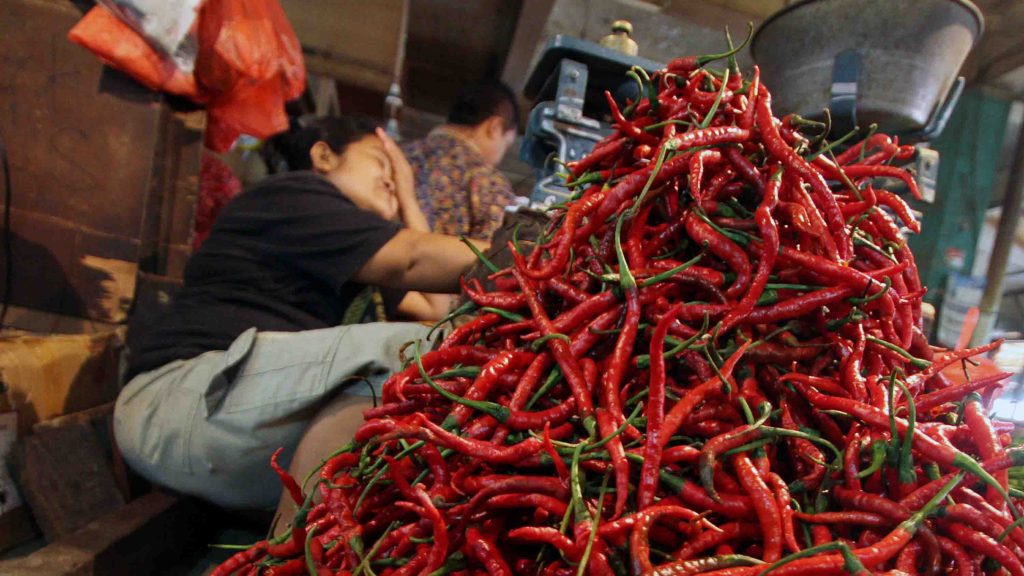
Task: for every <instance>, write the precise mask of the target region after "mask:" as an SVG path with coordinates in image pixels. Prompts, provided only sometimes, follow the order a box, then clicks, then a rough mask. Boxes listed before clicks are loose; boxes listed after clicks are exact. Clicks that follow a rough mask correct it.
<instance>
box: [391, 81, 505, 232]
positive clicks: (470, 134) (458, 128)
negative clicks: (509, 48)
mask: <svg viewBox="0 0 1024 576" xmlns="http://www.w3.org/2000/svg"><path fill="white" fill-rule="evenodd" d="M518 126H519V105H518V103H517V102H516V97H515V94H513V92H512V90H511V89H510V88H509V87H508V86H505V85H504V84H502V83H501V82H498V81H496V80H491V81H484V82H478V83H475V84H470V85H468V86H466V87H465V88H463V89H462V91H461V92H460V93H459V96H458V98H457V99H456V101H455V104H454V105H453V106H452V109H451V111H450V112H449V113H448V121H447V122H446V123H444V124H442V125H441V126H438V127H437V128H435V129H434V130H432V131H431V132H430V134H428V135H427V137H426V138H423V139H422V140H416V141H413V142H409V143H403V144H402V150H403V151H405V154H406V156H407V157H408V158H409V163H410V164H412V167H413V172H414V174H415V176H416V194H417V196H418V198H419V201H420V205H421V206H422V207H423V211H424V212H425V213H426V215H427V218H428V220H429V221H430V225H431V227H432V228H431V229H432V230H433V231H434V232H439V233H441V234H451V235H454V236H460V235H462V236H466V237H468V238H478V239H481V240H489V239H490V238H491V235H492V234H494V231H495V230H497V229H498V228H500V227H501V220H502V217H503V215H504V209H505V207H506V206H511V205H513V204H514V203H515V199H516V195H515V193H514V192H513V191H512V184H511V183H509V181H508V178H506V177H505V175H504V174H502V173H501V171H500V170H498V169H497V166H498V164H500V163H501V159H502V158H503V157H504V156H505V152H507V151H508V149H509V147H510V146H511V145H512V142H513V141H514V140H515V137H516V129H517V128H518Z"/></svg>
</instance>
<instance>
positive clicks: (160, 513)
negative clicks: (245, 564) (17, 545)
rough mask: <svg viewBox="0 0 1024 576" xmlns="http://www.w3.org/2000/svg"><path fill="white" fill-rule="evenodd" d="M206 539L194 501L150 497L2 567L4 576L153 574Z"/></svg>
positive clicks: (2, 563)
mask: <svg viewBox="0 0 1024 576" xmlns="http://www.w3.org/2000/svg"><path fill="white" fill-rule="evenodd" d="M204 538H205V536H204V530H203V524H202V523H201V522H200V521H199V508H198V506H197V505H196V504H195V503H194V501H192V500H188V499H182V498H177V497H175V496H170V495H168V494H164V493H161V492H152V493H150V494H147V495H146V496H143V497H142V498H139V499H138V500H135V501H133V502H130V503H128V504H127V505H125V506H123V507H121V508H119V509H118V510H116V511H114V512H112V513H110V514H107V515H105V516H103V517H102V518H99V519H97V520H95V521H93V522H91V523H89V524H88V525H86V526H84V527H82V528H81V529H79V530H77V531H75V532H74V533H73V534H70V535H68V536H66V537H64V538H61V539H60V540H57V541H56V542H54V543H52V544H50V545H48V546H46V547H45V548H43V549H41V550H38V551H36V552H34V553H32V554H30V555H28V556H26V557H24V558H19V559H16V560H8V561H5V562H0V574H3V575H4V576H73V575H74V576H81V575H96V576H100V575H102V576H129V575H135V574H152V573H153V572H154V571H156V570H157V569H158V567H160V566H167V565H169V564H171V563H173V562H174V561H175V560H177V559H179V558H180V557H181V556H182V555H183V554H186V553H188V552H189V551H190V550H194V549H195V548H196V547H197V546H199V545H201V543H202V540H203V539H204Z"/></svg>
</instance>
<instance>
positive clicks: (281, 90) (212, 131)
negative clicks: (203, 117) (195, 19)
mask: <svg viewBox="0 0 1024 576" xmlns="http://www.w3.org/2000/svg"><path fill="white" fill-rule="evenodd" d="M198 36H199V54H198V57H197V58H196V68H195V74H196V79H197V81H198V83H199V85H200V88H201V89H202V90H203V91H204V92H205V93H207V94H208V95H209V98H210V102H209V106H208V110H209V113H210V117H209V121H208V122H207V134H206V144H207V146H208V147H209V148H211V149H213V150H217V151H223V150H226V149H228V148H229V147H230V145H231V143H232V142H234V141H235V139H236V138H237V137H238V136H239V134H249V135H252V136H255V137H257V138H267V137H270V136H272V135H274V134H277V133H278V132H282V131H284V130H286V129H287V128H288V117H287V115H286V114H285V111H284V103H285V102H286V101H288V100H292V99H294V98H298V97H299V96H300V95H301V94H302V92H303V90H305V88H306V67H305V64H304V62H303V60H302V48H301V46H300V45H299V41H298V38H297V37H296V36H295V31H294V30H293V29H292V26H291V24H290V23H289V22H288V18H287V17H286V16H285V13H284V10H282V9H281V6H280V5H279V4H278V3H277V0H209V1H208V2H206V4H204V5H203V8H202V10H201V12H200V14H199V29H198Z"/></svg>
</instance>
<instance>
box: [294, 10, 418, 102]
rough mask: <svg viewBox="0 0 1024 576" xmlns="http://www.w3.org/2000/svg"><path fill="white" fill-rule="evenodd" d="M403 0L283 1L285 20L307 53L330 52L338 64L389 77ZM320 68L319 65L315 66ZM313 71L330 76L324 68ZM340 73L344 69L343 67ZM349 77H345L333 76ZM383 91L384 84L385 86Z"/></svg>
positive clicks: (332, 58) (396, 45)
mask: <svg viewBox="0 0 1024 576" xmlns="http://www.w3.org/2000/svg"><path fill="white" fill-rule="evenodd" d="M402 1H403V0H378V1H376V2H364V1H362V0H283V1H282V2H281V7H282V8H284V11H285V13H286V14H287V15H288V19H289V20H290V21H291V23H292V27H293V28H294V29H295V34H296V35H297V36H298V37H299V42H301V43H302V46H303V50H304V51H305V52H306V53H307V54H321V55H330V56H329V59H330V60H334V61H336V62H338V63H339V64H345V63H357V64H358V66H357V67H358V68H361V69H366V70H370V71H374V72H378V73H384V74H386V75H387V76H388V77H389V78H390V75H391V69H392V66H393V64H394V61H395V56H396V54H397V51H398V34H399V28H400V24H401V15H402ZM318 67H319V66H318ZM307 68H309V69H310V71H311V72H312V73H315V74H319V75H330V74H326V73H325V72H324V69H325V68H327V67H323V68H319V71H313V67H311V66H310V65H309V62H307ZM335 70H337V71H339V72H344V71H346V70H347V68H346V67H344V66H342V67H339V68H336V69H335ZM330 76H331V77H333V78H338V79H339V80H348V77H346V76H333V75H330ZM385 90H387V87H386V86H385Z"/></svg>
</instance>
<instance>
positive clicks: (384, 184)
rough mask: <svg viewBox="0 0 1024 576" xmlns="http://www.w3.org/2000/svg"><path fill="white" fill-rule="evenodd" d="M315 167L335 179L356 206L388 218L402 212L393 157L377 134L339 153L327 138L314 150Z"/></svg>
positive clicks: (335, 183) (317, 144)
mask: <svg viewBox="0 0 1024 576" xmlns="http://www.w3.org/2000/svg"><path fill="white" fill-rule="evenodd" d="M310 154H311V155H312V159H313V169H314V170H316V171H317V172H319V173H320V174H322V175H324V176H325V177H326V178H327V179H328V180H330V181H331V183H333V184H334V185H335V186H336V187H337V188H338V189H339V190H341V193H342V194H344V195H345V196H347V197H348V199H349V200H351V201H352V202H353V203H354V204H355V205H356V206H358V207H360V208H362V209H363V210H369V211H370V212H373V213H374V214H377V215H378V216H380V217H381V218H384V219H385V220H391V219H393V218H395V217H396V216H397V215H398V196H396V194H395V180H394V174H393V172H392V167H391V161H390V160H389V159H388V156H387V154H386V153H385V152H384V145H383V143H381V141H380V138H378V137H377V136H376V135H372V134H369V135H367V136H365V137H363V138H361V139H359V140H357V141H355V142H353V143H351V144H349V145H348V147H347V148H345V152H344V153H343V154H340V155H339V154H335V153H334V151H333V150H331V148H330V146H328V145H327V144H326V143H324V142H317V143H316V144H315V145H314V146H313V149H312V150H311V151H310Z"/></svg>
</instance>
